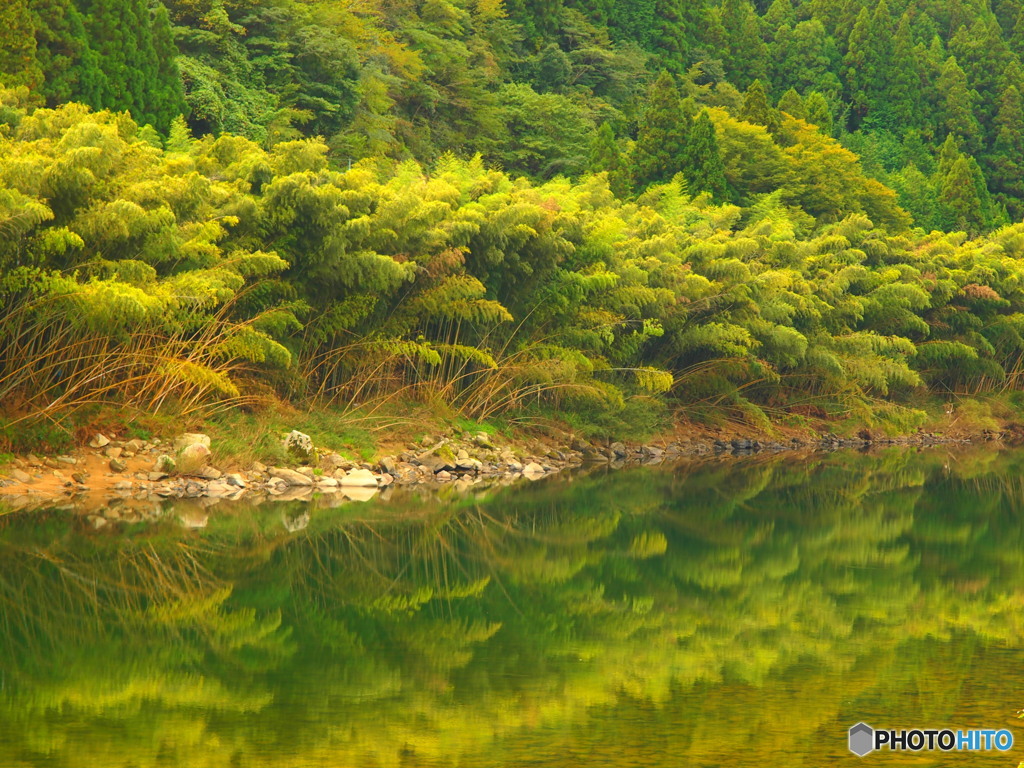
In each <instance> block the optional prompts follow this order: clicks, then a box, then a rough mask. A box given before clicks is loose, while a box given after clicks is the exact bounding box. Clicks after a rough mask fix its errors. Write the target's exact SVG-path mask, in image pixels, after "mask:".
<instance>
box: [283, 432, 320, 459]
mask: <svg viewBox="0 0 1024 768" xmlns="http://www.w3.org/2000/svg"><path fill="white" fill-rule="evenodd" d="M284 449H285V450H286V451H287V452H288V454H289V455H290V456H292V457H293V458H295V459H297V460H298V461H301V462H302V463H303V464H315V463H316V459H317V454H316V448H315V447H314V446H313V438H311V437H310V436H309V435H305V434H303V433H302V432H298V431H296V430H292V431H291V432H289V433H288V434H287V435H286V436H285V438H284Z"/></svg>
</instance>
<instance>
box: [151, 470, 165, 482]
mask: <svg viewBox="0 0 1024 768" xmlns="http://www.w3.org/2000/svg"><path fill="white" fill-rule="evenodd" d="M165 477H167V473H166V472H149V473H148V474H147V475H146V479H147V480H149V481H150V482H151V483H155V482H158V481H160V480H163V479H164V478H165Z"/></svg>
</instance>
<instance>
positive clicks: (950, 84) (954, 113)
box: [936, 56, 982, 153]
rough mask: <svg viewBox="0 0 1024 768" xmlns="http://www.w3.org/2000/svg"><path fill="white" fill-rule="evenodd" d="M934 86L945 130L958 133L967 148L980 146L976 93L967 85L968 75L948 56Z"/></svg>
mask: <svg viewBox="0 0 1024 768" xmlns="http://www.w3.org/2000/svg"><path fill="white" fill-rule="evenodd" d="M936 90H937V93H938V96H939V99H940V107H939V108H940V115H941V119H942V124H943V128H945V130H946V132H947V133H949V134H952V135H955V136H959V137H960V138H961V139H963V140H964V142H965V143H966V147H967V150H968V151H969V152H972V153H973V152H977V151H978V150H980V149H981V147H982V130H981V125H980V124H979V123H978V118H977V117H975V114H974V108H975V104H976V103H977V101H978V94H977V93H976V92H975V91H973V90H971V89H970V88H969V87H968V85H967V76H966V75H965V74H964V71H963V70H962V69H961V68H960V65H959V64H958V63H957V60H956V57H954V56H950V57H949V58H948V59H946V63H945V64H943V66H942V73H941V74H940V75H939V80H938V83H937V84H936Z"/></svg>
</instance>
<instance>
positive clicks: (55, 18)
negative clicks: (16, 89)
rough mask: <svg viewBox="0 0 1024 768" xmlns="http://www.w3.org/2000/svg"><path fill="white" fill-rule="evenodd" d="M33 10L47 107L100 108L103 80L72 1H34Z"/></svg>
mask: <svg viewBox="0 0 1024 768" xmlns="http://www.w3.org/2000/svg"><path fill="white" fill-rule="evenodd" d="M32 10H33V12H34V13H35V15H36V18H37V19H38V24H37V26H36V58H37V60H38V61H39V66H40V69H41V70H42V71H43V74H44V75H45V82H44V83H43V85H42V89H41V91H42V95H43V97H44V98H45V100H46V102H47V104H49V105H50V106H56V105H58V104H62V103H64V102H66V101H83V102H85V103H86V104H89V105H91V106H94V107H98V106H102V98H103V94H104V92H105V91H106V89H107V85H106V83H105V82H104V80H105V77H104V75H103V71H102V70H101V69H100V63H99V57H98V56H97V55H96V52H95V51H94V50H93V49H92V47H91V46H90V45H89V39H88V36H87V34H86V31H85V20H84V19H83V18H82V14H81V12H79V10H78V8H77V7H76V6H75V4H74V2H73V0H33V2H32Z"/></svg>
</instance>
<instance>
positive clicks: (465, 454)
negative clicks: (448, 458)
mask: <svg viewBox="0 0 1024 768" xmlns="http://www.w3.org/2000/svg"><path fill="white" fill-rule="evenodd" d="M455 458H456V459H462V460H463V461H465V460H466V459H468V458H469V452H468V451H467V450H466V449H465V448H460V449H459V452H458V453H457V454H455Z"/></svg>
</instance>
